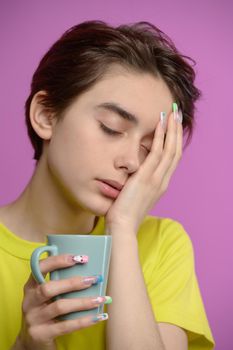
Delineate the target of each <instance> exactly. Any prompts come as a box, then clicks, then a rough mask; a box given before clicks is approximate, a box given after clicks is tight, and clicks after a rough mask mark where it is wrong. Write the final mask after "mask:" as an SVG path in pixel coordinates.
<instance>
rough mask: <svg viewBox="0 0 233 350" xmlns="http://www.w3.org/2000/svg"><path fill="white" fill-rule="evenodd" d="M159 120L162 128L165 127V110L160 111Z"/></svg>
mask: <svg viewBox="0 0 233 350" xmlns="http://www.w3.org/2000/svg"><path fill="white" fill-rule="evenodd" d="M160 122H161V125H162V127H163V128H165V123H166V112H160Z"/></svg>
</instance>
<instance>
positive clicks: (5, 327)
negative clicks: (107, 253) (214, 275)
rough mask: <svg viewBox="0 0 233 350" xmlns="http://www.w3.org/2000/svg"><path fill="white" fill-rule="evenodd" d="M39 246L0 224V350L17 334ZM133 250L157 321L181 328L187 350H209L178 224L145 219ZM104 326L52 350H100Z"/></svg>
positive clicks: (98, 230) (100, 228) (187, 245)
mask: <svg viewBox="0 0 233 350" xmlns="http://www.w3.org/2000/svg"><path fill="white" fill-rule="evenodd" d="M104 230H105V228H104V218H102V217H100V218H99V220H98V223H97V225H96V227H95V229H94V230H93V232H92V234H94V235H99V234H103V232H104ZM41 245H43V244H39V243H33V242H29V241H26V240H23V239H21V238H19V237H17V236H16V235H14V234H13V233H12V232H10V231H9V230H8V229H7V228H6V227H5V226H4V225H2V224H1V223H0V283H1V288H0V348H1V350H9V349H10V347H11V346H12V344H13V343H14V341H15V338H16V337H17V334H18V332H19V330H20V323H21V315H22V314H21V304H22V299H23V286H24V284H25V282H26V281H27V279H28V277H29V274H30V264H29V260H30V256H31V253H32V251H33V250H34V249H35V248H37V247H38V246H41ZM138 247H139V256H140V262H141V266H142V271H143V274H144V279H145V283H146V287H147V290H148V295H149V298H150V302H151V305H152V308H153V311H154V315H155V318H156V320H157V322H167V323H172V324H175V325H177V326H179V327H182V328H183V329H185V330H186V331H187V334H188V340H189V347H188V349H189V350H204V349H205V350H207V349H213V347H214V340H213V337H212V334H211V330H210V327H209V324H208V320H207V317H206V314H205V310H204V306H203V302H202V299H201V295H200V291H199V287H198V282H197V278H196V274H195V267H194V256H193V248H192V243H191V240H190V238H189V236H188V235H187V233H186V232H185V231H184V229H183V227H182V225H180V224H179V223H178V222H176V221H173V220H171V219H164V218H157V217H152V216H147V217H146V218H145V219H144V221H143V222H142V224H141V225H140V228H139V231H138ZM113 302H114V301H113ZM105 311H107V306H106V305H105ZM106 322H107V321H104V322H100V323H98V324H95V325H93V326H91V327H89V328H86V329H82V330H80V331H76V332H74V333H72V334H68V335H65V336H61V337H59V338H57V348H58V350H73V349H82V350H90V349H93V350H104V349H105V342H104V339H105V327H106ZM142 331H143V330H142Z"/></svg>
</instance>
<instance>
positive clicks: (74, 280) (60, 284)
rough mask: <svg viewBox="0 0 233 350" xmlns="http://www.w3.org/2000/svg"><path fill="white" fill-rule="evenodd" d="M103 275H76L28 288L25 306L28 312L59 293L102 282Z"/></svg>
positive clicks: (25, 310)
mask: <svg viewBox="0 0 233 350" xmlns="http://www.w3.org/2000/svg"><path fill="white" fill-rule="evenodd" d="M101 280H102V279H101V276H75V277H71V278H67V279H63V280H58V281H48V282H46V283H43V284H39V285H36V287H35V288H34V289H31V290H28V292H27V297H25V300H24V304H23V308H24V312H27V311H28V310H29V309H31V308H32V307H36V306H39V305H41V304H43V303H45V302H48V301H49V300H51V299H52V298H54V297H56V296H57V295H59V294H63V293H68V292H72V291H78V290H82V289H86V288H89V287H90V286H91V285H92V284H96V283H99V282H101Z"/></svg>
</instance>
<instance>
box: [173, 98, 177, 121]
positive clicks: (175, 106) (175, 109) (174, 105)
mask: <svg viewBox="0 0 233 350" xmlns="http://www.w3.org/2000/svg"><path fill="white" fill-rule="evenodd" d="M172 111H173V117H174V119H175V120H176V121H177V119H178V106H177V103H175V102H174V103H173V104H172Z"/></svg>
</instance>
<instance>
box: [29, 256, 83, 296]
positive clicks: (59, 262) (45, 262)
mask: <svg viewBox="0 0 233 350" xmlns="http://www.w3.org/2000/svg"><path fill="white" fill-rule="evenodd" d="M39 264H40V270H41V273H42V274H44V275H46V274H47V273H48V272H51V271H54V270H57V269H61V268H66V267H70V266H73V265H75V264H76V262H75V260H74V259H73V256H72V255H70V254H62V255H57V256H49V257H47V258H46V259H42V260H40V263H39ZM35 285H37V281H35V279H34V277H33V276H32V274H31V275H30V276H29V279H28V281H27V283H26V285H25V289H27V288H31V287H33V288H34V287H35Z"/></svg>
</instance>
